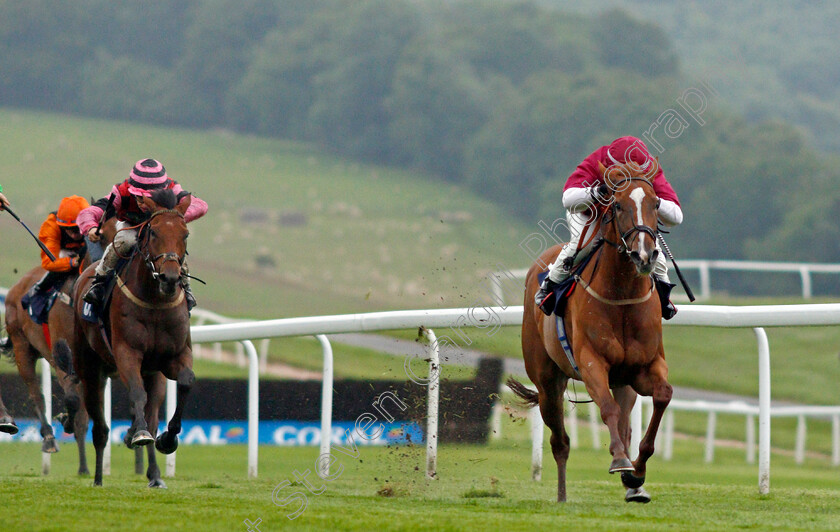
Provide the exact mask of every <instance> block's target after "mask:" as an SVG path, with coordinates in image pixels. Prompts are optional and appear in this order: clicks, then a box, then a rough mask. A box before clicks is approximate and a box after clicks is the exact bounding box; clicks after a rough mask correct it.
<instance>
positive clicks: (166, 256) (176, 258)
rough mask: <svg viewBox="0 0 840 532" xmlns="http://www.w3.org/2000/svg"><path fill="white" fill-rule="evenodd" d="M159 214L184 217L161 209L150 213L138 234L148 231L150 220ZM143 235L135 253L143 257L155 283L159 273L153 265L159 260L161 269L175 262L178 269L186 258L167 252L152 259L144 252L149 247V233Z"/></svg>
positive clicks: (171, 210)
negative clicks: (168, 263) (170, 262)
mask: <svg viewBox="0 0 840 532" xmlns="http://www.w3.org/2000/svg"><path fill="white" fill-rule="evenodd" d="M161 214H174V215H176V216H178V217H180V218H183V217H184V215H183V214H181V213H180V212H179V211H177V210H175V209H162V210H159V211H155V212H153V213H152V215H151V216H150V217H149V219H148V220H146V221H145V222H143V224H142V225H141V226H140V232H141V233H143V231H144V230H146V229H150V228H151V222H152V219H154V217H155V216H158V215H161ZM143 234H144V237H143V239H142V242H141V243H139V244H138V245H137V251H138V252H139V253H140V256H141V257H143V262H145V263H146V267H147V268H148V269H149V271H151V272H152V278H153V279H155V280H156V281H159V280H160V272H158V268H157V267H156V266H155V263H156V262H157V261H159V260H160V259H163V262H161V263H160V265H161V267H163V265H164V264H166V263H167V262H169V261H173V262H177V263H178V266H179V267H180V266H183V265H184V259H185V258H186V254H184V256H181V255H178V254H177V253H173V252H169V253H161V254H160V255H156V256H154V257H152V256H150V255H149V253H148V251H147V250H146V248H147V247H148V245H149V238H150V232H149V231H145V233H143Z"/></svg>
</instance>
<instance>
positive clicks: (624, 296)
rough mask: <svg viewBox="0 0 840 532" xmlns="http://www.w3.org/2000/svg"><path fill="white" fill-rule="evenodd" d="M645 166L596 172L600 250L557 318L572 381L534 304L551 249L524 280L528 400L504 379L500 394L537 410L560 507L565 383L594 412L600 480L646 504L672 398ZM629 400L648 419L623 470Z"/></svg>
mask: <svg viewBox="0 0 840 532" xmlns="http://www.w3.org/2000/svg"><path fill="white" fill-rule="evenodd" d="M654 166H655V168H654V171H653V172H647V173H646V174H643V173H642V172H641V171H640V170H638V168H636V167H633V166H630V165H626V166H613V167H611V169H610V171H609V172H607V170H606V169H605V168H604V167H603V166H602V167H601V168H600V171H601V175H602V176H603V178H604V183H609V186H605V187H602V191H604V193H605V195H606V200H605V201H604V202H603V204H600V205H598V207H597V209H596V212H595V215H596V216H597V218H596V219H595V221H594V223H597V224H599V225H598V226H597V229H596V230H597V231H598V232H597V234H598V235H599V236H600V237H601V238H602V239H603V243H602V245H600V247H598V249H597V251H595V252H594V256H593V257H592V260H591V261H590V262H589V263H588V264H587V265H586V267H585V268H584V270H583V271H582V272H581V273H580V274H579V277H578V278H577V279H578V286H577V287H576V288H575V290H574V292H573V293H572V295H571V296H570V298H569V300H568V302H567V306H566V309H565V315H564V317H565V324H566V333H567V338H569V339H570V344H571V347H572V351H573V353H574V360H575V361H576V366H577V367H578V368H579V374H578V373H577V372H576V371H575V369H574V368H573V366H572V364H571V363H570V361H569V360H568V358H567V357H566V355H565V354H564V351H563V348H562V346H561V344H560V341H559V340H558V335H557V327H556V323H555V318H556V316H546V315H545V314H543V313H542V311H541V310H540V309H538V308H537V307H536V305H535V304H534V294H535V293H536V292H537V290H538V289H539V282H538V281H537V275H538V274H539V273H540V272H541V271H544V270H545V267H546V266H545V265H547V264H550V263H551V262H552V261H553V260H554V258H555V257H556V256H557V254H558V253H559V251H560V247H559V246H555V247H553V248H551V249H549V250H547V251H546V252H545V253H543V254H542V256H541V257H540V258H539V260H538V261H537V263H536V264H534V265H532V266H531V268H530V270H529V271H528V275H527V277H526V281H525V286H526V288H525V311H524V316H523V321H522V353H523V356H524V358H525V368H526V371H527V373H528V377H529V378H530V379H531V381H532V382H533V383H534V384H535V385H536V387H537V392H536V393H535V392H533V391H530V390H529V389H528V388H526V387H525V386H523V385H522V384H520V383H518V382H516V381H514V380H512V379H511V380H509V381H508V385H509V386H510V387H511V389H512V390H513V391H514V392H515V393H516V394H517V395H518V396H519V397H521V398H522V399H524V400H525V401H526V402H527V403H529V404H530V405H532V406H536V405H539V407H540V413H541V414H542V418H543V420H544V421H545V424H546V425H548V427H549V428H550V429H551V433H552V434H551V451H552V454H553V455H554V460H555V461H556V462H557V500H558V502H563V501H565V500H566V460H567V459H568V456H569V437H568V435H567V434H566V431H565V428H564V423H563V394H564V393H565V390H566V385H567V383H568V380H569V379H577V380H582V381H583V383H584V385H585V386H586V390H587V392H588V393H589V396H590V397H591V398H592V400H593V401H594V402H595V403H596V404H597V405H598V407H599V408H600V411H601V419H602V420H603V422H604V423H605V424H606V425H607V427H608V428H609V432H610V454H611V455H612V457H613V460H612V463H611V464H610V468H609V472H610V473H615V472H619V471H620V472H621V480H622V483H623V484H624V486H625V487H626V488H627V492H626V495H625V500H627V501H635V502H649V501H650V496H649V495H648V494H647V492H646V491H645V490H644V488H642V484H643V483H644V481H645V471H646V463H647V460H648V459H649V458H650V456H651V455H652V454H653V450H654V448H653V444H654V438H655V437H656V432H657V430H658V428H659V423H660V421H661V419H662V415H663V414H664V412H665V408H666V407H667V406H668V403H669V402H670V400H671V392H672V390H671V385H670V384H668V381H667V377H668V366H667V364H666V363H665V351H664V348H663V344H662V322H661V320H662V312H661V307H660V304H659V301H658V298H657V297H656V294H654V293H653V281H652V279H651V272H652V271H653V266H654V263H655V260H656V256H657V254H658V251H657V250H656V249H655V246H656V233H655V228H656V222H657V213H656V203H657V198H656V194H655V193H654V191H653V185H652V184H651V183H650V181H649V180H648V178H647V176H653V175H655V172H656V169H657V168H658V165H654ZM610 389H612V390H613V393H612V394H611V393H610ZM637 393H638V394H641V395H646V396H653V416H652V417H651V420H650V424H649V426H648V429H647V432H646V433H645V435H644V438H643V439H642V441H641V444H640V445H639V457H638V458H637V459H636V461H635V462H631V461H630V459H629V457H628V449H629V446H630V422H629V417H630V410H631V409H632V407H633V404H634V403H635V401H636V394H637Z"/></svg>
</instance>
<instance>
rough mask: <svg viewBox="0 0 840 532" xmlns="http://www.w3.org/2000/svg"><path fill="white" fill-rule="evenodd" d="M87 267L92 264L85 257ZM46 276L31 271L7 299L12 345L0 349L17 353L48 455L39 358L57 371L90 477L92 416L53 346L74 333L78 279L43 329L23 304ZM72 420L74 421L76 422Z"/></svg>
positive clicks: (105, 230) (105, 232)
mask: <svg viewBox="0 0 840 532" xmlns="http://www.w3.org/2000/svg"><path fill="white" fill-rule="evenodd" d="M113 236H114V223H113V222H112V223H106V224H104V225H103V227H102V238H103V241H105V242H106V243H107V242H110V241H111V240H112V239H113ZM82 264H83V266H87V265H89V264H90V260H89V258H88V255H87V254H86V255H85V258H84V261H83V263H82ZM45 273H46V270H44V269H43V268H41V267H40V266H36V267H35V268H33V269H31V270H30V271H28V272H27V273H26V274H25V275H24V276H23V277H22V278H21V279H20V280H19V281H18V282H17V283H15V285H14V286H12V287H11V288H10V289H9V293H8V294H7V295H6V332H7V334H8V335H9V337H8V342H7V343H6V344H5V345H2V346H0V351H2V352H4V354H6V352H8V351H10V350H13V353H12V354H13V355H14V358H15V363H16V364H17V368H18V373H20V376H21V378H22V379H23V381H24V382H25V383H26V387H27V389H28V391H29V396H30V398H31V399H32V402H33V403H34V404H35V413H36V414H37V416H38V420H39V421H40V422H41V436H42V437H43V438H44V441H43V444H42V445H41V451H43V452H45V453H54V452H58V444H57V443H56V441H55V434H54V433H53V428H52V424H51V423H50V420H48V419H47V418H46V416H45V415H44V396H43V394H42V393H41V388H40V382H39V381H38V378H37V376H36V374H35V364H36V363H37V362H38V359H39V358H44V359H45V360H46V361H47V362H49V364H50V365H51V366H53V367H55V369H56V376H57V377H58V382H59V384H60V385H61V387H62V389H63V390H64V403H65V406H66V408H67V411H68V418H67V421H68V422H67V423H65V424H64V431H65V432H67V433H68V434H74V435H75V437H76V444H77V446H78V448H79V474H80V475H86V474H88V472H89V471H88V467H87V458H86V456H85V437H86V435H87V434H86V433H87V423H88V416H87V412H86V411H85V409H84V405H82V402H81V399H80V398H79V393H78V386H77V383H76V382H75V381H74V380H73V379H72V378H70V376H68V375H67V374H66V373H65V372H64V371H62V370H61V368H59V367H57V366H56V364H55V360H54V358H53V356H52V344H53V343H54V342H56V341H58V340H60V339H70V338H71V336H72V335H73V332H74V327H75V326H74V323H73V319H74V316H73V307H72V306H71V305H72V301H71V296H72V292H73V284H74V283H75V282H76V279H77V277H78V276H77V275H70V276H69V277H68V278H67V279H65V281H64V283H63V284H62V285H61V286H60V287H58V289H59V292H60V293H59V296H58V297H57V298H56V300H55V303H54V304H53V306H52V308H51V309H50V311H49V320H48V322H47V323H46V324H44V325H43V326H42V325H40V324H37V323H35V322H34V321H32V319H30V317H29V315H28V313H27V311H26V309H24V308H23V305H22V304H21V300H22V299H23V297H24V295H26V293H27V292H28V291H29V290H30V288H32V286H33V285H34V284H35V283H36V282H38V280H39V279H41V277H43V275H44V274H45ZM70 420H73V421H72V422H71V421H70Z"/></svg>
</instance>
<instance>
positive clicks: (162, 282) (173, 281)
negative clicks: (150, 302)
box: [157, 271, 181, 297]
mask: <svg viewBox="0 0 840 532" xmlns="http://www.w3.org/2000/svg"><path fill="white" fill-rule="evenodd" d="M157 279H158V283H159V285H158V286H159V287H160V293H161V295H164V296H167V297H169V296H173V295H175V289H176V288H177V286H178V281H180V280H181V275H180V271H179V272H178V275H172V274H167V273H165V272H161V273H159V274H158V276H157Z"/></svg>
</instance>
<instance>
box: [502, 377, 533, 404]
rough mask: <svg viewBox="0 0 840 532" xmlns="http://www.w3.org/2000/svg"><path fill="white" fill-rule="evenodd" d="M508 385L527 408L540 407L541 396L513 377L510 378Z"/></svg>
mask: <svg viewBox="0 0 840 532" xmlns="http://www.w3.org/2000/svg"><path fill="white" fill-rule="evenodd" d="M506 384H507V386H508V388H510V389H511V391H512V392H513V393H515V394H516V396H517V397H519V398H520V399H522V400H523V401H524V402H525V406H526V407H528V408H531V407H534V406H539V404H540V394H538V393H537V392H535V391H533V390H531V389H530V388H528V387H527V386H525V385H524V384H522V383H521V382H519V381H518V380H516V379H514V378H513V377H509V378H508V380H507V383H506Z"/></svg>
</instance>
